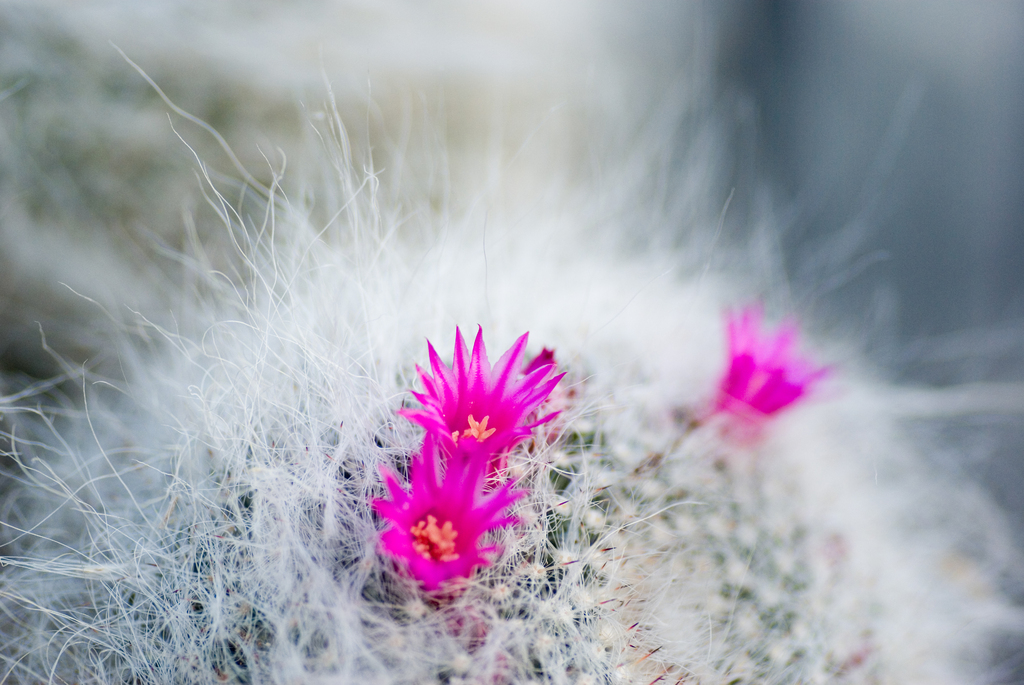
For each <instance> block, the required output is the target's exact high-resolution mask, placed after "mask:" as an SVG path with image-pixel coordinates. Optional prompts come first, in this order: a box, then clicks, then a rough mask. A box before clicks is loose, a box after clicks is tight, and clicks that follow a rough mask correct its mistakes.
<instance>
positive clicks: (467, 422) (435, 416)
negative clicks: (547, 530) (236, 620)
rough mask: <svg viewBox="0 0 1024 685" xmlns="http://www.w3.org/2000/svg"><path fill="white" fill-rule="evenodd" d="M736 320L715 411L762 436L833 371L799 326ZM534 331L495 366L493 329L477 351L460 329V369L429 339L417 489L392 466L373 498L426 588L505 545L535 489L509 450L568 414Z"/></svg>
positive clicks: (394, 553) (483, 561) (398, 549)
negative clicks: (505, 532)
mask: <svg viewBox="0 0 1024 685" xmlns="http://www.w3.org/2000/svg"><path fill="white" fill-rule="evenodd" d="M727 329H728V340H729V355H728V356H729V366H728V368H727V369H726V371H725V373H724V374H723V375H722V376H721V379H720V381H719V384H718V389H717V393H716V396H715V399H714V401H713V403H712V404H711V405H710V407H709V410H708V411H707V412H706V413H705V418H710V417H711V416H716V415H720V416H723V417H725V418H726V419H728V420H730V421H732V422H733V423H735V424H737V425H739V426H741V427H742V429H743V432H744V433H746V434H754V433H756V432H757V431H759V429H760V427H761V426H762V425H763V424H764V422H765V421H766V420H768V419H769V418H771V417H772V416H774V415H775V414H777V413H778V412H779V411H781V410H783V409H785V408H786V407H788V406H789V405H791V404H793V403H794V402H796V401H797V400H799V399H800V398H801V397H803V396H804V395H805V394H806V393H807V391H808V389H809V388H810V386H811V384H813V383H814V382H816V381H817V380H818V379H820V378H821V377H822V376H823V375H824V374H825V373H826V372H827V370H826V369H824V368H817V367H815V366H814V365H812V364H811V363H810V362H808V361H807V360H805V359H803V358H801V357H800V356H799V355H797V354H796V353H795V351H794V347H795V345H796V341H797V332H796V327H795V326H793V325H792V324H788V325H785V326H783V327H782V328H781V329H779V330H778V331H777V332H776V333H775V334H774V335H772V334H768V333H765V332H762V330H761V310H760V308H758V307H750V308H747V309H745V310H743V311H741V312H740V313H739V314H732V315H729V316H728V317H727ZM528 335H529V334H528V333H525V334H523V335H522V336H521V337H520V338H519V339H518V340H516V342H515V344H513V345H512V347H511V348H509V349H508V350H507V351H506V352H505V353H504V354H503V355H502V356H501V359H499V360H498V362H497V364H495V365H494V367H491V365H490V362H489V361H488V359H487V350H486V348H485V347H484V342H483V331H482V329H481V330H478V331H477V335H476V340H475V341H474V343H473V352H472V354H471V355H470V354H469V350H468V349H467V347H466V343H465V341H464V340H463V338H462V333H461V332H460V331H459V330H458V328H456V329H455V353H454V361H453V363H452V366H451V367H449V366H447V365H445V363H444V362H443V361H441V358H440V356H439V355H438V354H437V351H436V350H435V349H434V347H433V345H431V344H430V343H429V342H428V343H427V346H428V349H429V352H430V367H431V371H432V372H433V375H431V374H428V373H427V372H425V371H424V370H423V369H421V368H420V367H419V366H417V367H416V370H417V372H418V373H419V375H420V378H421V380H422V382H423V386H424V392H422V393H420V392H413V393H412V394H413V396H414V397H415V398H416V399H417V400H418V401H419V402H420V404H421V405H422V409H412V410H409V409H406V410H402V411H400V412H399V414H401V415H402V416H404V417H405V418H407V419H409V420H410V421H413V422H415V423H417V424H419V425H420V426H422V427H423V428H424V429H425V430H426V433H425V435H424V438H423V445H422V447H421V448H420V450H419V452H417V453H416V454H415V455H414V456H413V458H412V461H411V464H410V466H409V486H410V490H406V489H405V488H404V487H403V486H402V484H401V482H400V480H399V478H398V477H397V476H396V475H395V473H394V472H392V471H391V470H390V469H387V468H382V469H381V474H382V477H383V479H384V483H385V485H386V487H387V490H388V493H389V494H390V496H391V498H390V499H377V500H374V501H373V502H372V506H373V509H374V510H375V511H376V512H377V513H378V514H379V515H380V516H381V517H382V518H383V519H385V521H387V524H388V525H387V527H386V529H385V530H384V532H383V533H382V534H381V538H380V548H381V550H382V551H383V552H384V553H385V554H387V555H388V556H390V557H392V558H393V559H395V560H396V561H397V562H398V563H399V564H400V565H402V567H403V568H404V569H405V570H406V571H407V572H408V573H409V574H410V575H411V576H412V577H413V578H415V579H416V580H418V581H420V582H421V583H422V585H423V587H424V589H425V590H427V591H433V590H436V589H438V588H439V587H440V586H441V585H442V584H443V583H444V582H445V581H448V580H450V579H453V578H460V577H461V578H466V577H469V576H470V575H472V573H473V571H474V570H475V569H476V567H478V566H486V565H487V564H489V563H491V561H492V560H493V558H494V557H496V556H497V555H499V554H500V550H499V549H498V547H497V545H487V546H481V543H482V538H483V537H484V535H485V534H486V533H487V532H488V531H491V530H494V529H496V528H502V527H506V526H511V525H515V524H516V523H517V519H516V518H515V517H514V516H511V515H509V514H508V513H507V510H508V508H509V507H510V506H511V505H512V504H513V503H515V502H516V501H517V500H519V499H520V498H522V497H525V496H526V495H527V491H526V490H525V489H521V488H517V487H516V483H515V482H514V481H513V480H512V479H510V478H509V476H508V473H507V470H506V468H505V466H506V461H507V458H508V454H509V452H510V451H511V450H512V449H513V448H514V447H515V446H516V445H519V444H520V443H521V442H523V441H524V440H526V439H527V438H528V437H530V435H531V434H532V431H533V429H534V428H536V427H538V426H540V425H542V424H544V423H547V422H548V421H551V420H552V419H554V418H555V416H556V415H557V414H558V412H551V413H549V414H547V415H545V416H542V417H538V413H539V411H538V410H539V409H540V408H541V405H542V404H543V403H544V402H545V400H546V399H547V398H548V396H549V395H550V394H551V391H552V390H554V388H555V386H556V385H557V384H558V382H559V381H560V380H561V379H562V377H563V376H564V375H565V374H564V373H561V374H559V373H556V365H555V358H554V353H553V352H552V351H551V350H548V349H544V350H543V351H542V352H541V353H540V354H539V355H537V356H536V357H535V358H534V359H532V360H530V361H528V362H527V361H526V360H525V356H524V355H525V351H526V341H527V337H528Z"/></svg>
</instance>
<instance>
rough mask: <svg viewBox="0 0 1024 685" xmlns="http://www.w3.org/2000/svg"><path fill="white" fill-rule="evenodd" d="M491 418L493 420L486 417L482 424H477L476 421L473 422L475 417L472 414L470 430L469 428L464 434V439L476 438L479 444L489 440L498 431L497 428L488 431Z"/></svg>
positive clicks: (470, 416)
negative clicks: (488, 422)
mask: <svg viewBox="0 0 1024 685" xmlns="http://www.w3.org/2000/svg"><path fill="white" fill-rule="evenodd" d="M489 418H491V417H489V416H485V417H484V420H483V421H481V422H480V423H477V422H476V421H474V420H473V415H472V414H470V415H469V428H467V429H466V431H465V432H464V433H463V434H462V437H464V438H468V437H474V438H476V441H477V442H483V441H484V440H486V439H487V438H489V437H491V436H492V435H494V433H495V431H497V430H498V429H497V428H491V429H490V430H488V428H487V419H489Z"/></svg>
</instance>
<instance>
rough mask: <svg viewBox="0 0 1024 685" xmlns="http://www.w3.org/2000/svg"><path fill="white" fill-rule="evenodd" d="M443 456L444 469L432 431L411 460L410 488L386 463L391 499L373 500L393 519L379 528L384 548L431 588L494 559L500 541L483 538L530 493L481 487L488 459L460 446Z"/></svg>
mask: <svg viewBox="0 0 1024 685" xmlns="http://www.w3.org/2000/svg"><path fill="white" fill-rule="evenodd" d="M444 461H446V462H447V468H445V469H443V467H442V459H441V458H440V455H439V453H438V450H437V444H436V442H435V441H434V439H433V438H432V436H431V435H429V434H428V435H427V436H426V438H425V439H424V441H423V449H422V450H421V451H420V452H419V454H417V455H415V456H414V457H413V461H412V464H411V465H410V469H409V483H410V486H411V490H410V491H406V490H405V489H404V488H403V487H402V486H401V484H400V483H399V481H398V478H397V477H396V476H395V475H394V474H393V473H392V472H391V471H390V470H388V469H386V468H382V469H381V475H382V476H383V478H384V483H385V485H386V486H387V489H388V492H389V494H390V495H391V499H390V500H385V499H378V500H374V501H373V502H372V503H371V506H372V507H373V509H374V510H375V511H376V512H377V513H378V514H380V515H381V516H382V517H383V518H384V519H386V520H387V521H388V524H389V526H388V528H387V529H386V530H385V531H384V532H383V533H382V534H381V538H380V546H381V549H382V550H383V551H384V552H385V553H386V554H388V555H389V556H391V557H392V558H394V559H395V560H397V561H398V562H399V563H401V564H403V565H404V566H405V568H406V569H407V570H408V572H409V573H410V575H412V576H413V577H414V578H416V579H417V580H419V581H421V582H422V583H423V585H424V588H425V589H426V590H428V591H433V590H436V589H437V588H438V587H439V586H440V585H441V584H442V583H444V582H445V581H447V580H449V579H451V578H456V577H462V578H468V577H469V576H470V575H472V573H473V571H474V569H476V567H478V566H486V565H488V564H490V563H491V560H490V559H489V558H488V557H491V556H492V555H493V556H496V555H497V554H499V553H500V550H499V548H498V547H497V545H489V546H484V547H481V546H480V540H481V538H482V537H483V535H484V534H485V533H486V532H487V531H490V530H494V529H495V528H502V527H505V526H510V525H514V524H515V523H517V522H518V520H517V519H516V518H515V517H514V516H507V515H506V514H505V513H504V512H505V510H506V509H507V508H508V507H509V506H510V505H512V504H513V503H514V502H515V501H516V500H518V499H519V498H520V497H523V496H525V495H526V494H527V493H526V491H525V490H513V489H512V484H511V483H508V484H505V485H504V486H502V487H500V488H498V489H496V490H492V491H490V492H486V493H485V492H483V484H484V475H485V473H484V471H485V468H486V462H483V461H480V460H478V459H472V458H470V457H469V455H466V454H464V453H463V452H462V451H461V450H457V451H456V452H455V453H454V454H451V455H449V457H448V459H446V460H444ZM442 470H444V473H443V474H442Z"/></svg>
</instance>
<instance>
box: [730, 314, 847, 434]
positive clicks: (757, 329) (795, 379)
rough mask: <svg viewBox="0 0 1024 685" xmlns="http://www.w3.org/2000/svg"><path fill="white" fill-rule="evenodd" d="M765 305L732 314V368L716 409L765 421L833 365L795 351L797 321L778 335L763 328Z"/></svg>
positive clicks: (746, 418)
mask: <svg viewBox="0 0 1024 685" xmlns="http://www.w3.org/2000/svg"><path fill="white" fill-rule="evenodd" d="M761 317H762V314H761V308H760V307H757V306H754V307H747V308H746V309H744V310H743V311H742V312H740V313H739V314H729V315H728V317H727V320H726V326H727V328H728V333H729V369H728V371H726V373H725V375H724V376H722V380H721V381H720V382H719V384H718V396H717V397H716V399H715V405H714V408H713V409H712V413H726V414H730V415H732V416H735V417H738V418H740V419H744V420H747V421H751V422H753V423H760V422H762V421H763V420H764V419H766V418H768V417H770V416H772V415H774V414H776V413H778V412H780V411H782V410H783V409H785V408H786V407H788V406H789V405H791V404H793V403H794V402H796V401H797V400H799V399H800V398H801V397H803V396H804V395H806V394H807V392H808V389H809V388H810V387H811V385H813V384H814V383H815V382H817V381H818V380H819V379H820V378H821V377H822V376H824V375H825V374H826V373H828V369H827V368H819V367H816V366H814V365H813V364H812V363H811V362H810V361H808V360H806V359H804V358H802V357H800V356H799V355H797V353H796V352H794V351H793V347H794V346H795V344H796V342H797V337H798V334H797V330H796V327H795V326H793V325H792V324H787V325H784V326H783V327H781V328H780V329H779V330H778V331H777V332H776V333H775V335H771V334H769V333H767V332H764V331H762V330H761Z"/></svg>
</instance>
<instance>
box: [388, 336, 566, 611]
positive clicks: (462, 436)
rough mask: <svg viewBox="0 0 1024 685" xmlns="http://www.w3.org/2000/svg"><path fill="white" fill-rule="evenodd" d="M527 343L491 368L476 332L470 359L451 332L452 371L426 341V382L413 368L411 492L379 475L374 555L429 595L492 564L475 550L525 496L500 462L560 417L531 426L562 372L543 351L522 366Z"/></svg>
mask: <svg viewBox="0 0 1024 685" xmlns="http://www.w3.org/2000/svg"><path fill="white" fill-rule="evenodd" d="M528 336H529V334H528V333H525V334H523V335H522V336H521V337H520V338H519V339H518V340H516V342H515V344H513V345H512V347H511V348H509V350H508V351H507V352H505V354H503V355H502V356H501V359H499V360H498V362H497V364H495V365H494V367H493V368H492V367H491V364H490V362H489V361H488V360H487V350H486V349H485V347H484V339H483V330H482V329H481V330H478V331H477V334H476V340H475V341H474V342H473V353H472V355H470V354H469V351H468V349H467V348H466V343H465V341H464V340H463V339H462V333H461V331H459V329H458V328H456V329H455V359H454V362H453V363H452V366H451V367H448V366H446V365H445V363H444V362H442V361H441V357H440V356H439V355H438V354H437V351H436V350H435V349H434V346H433V345H431V344H430V343H429V342H428V343H427V346H428V348H429V350H430V368H431V370H432V371H433V375H430V374H428V373H427V372H425V371H424V370H423V369H421V368H420V367H419V366H417V367H416V370H417V372H418V373H419V375H420V378H421V379H422V381H423V387H424V392H422V393H419V392H414V393H413V396H414V397H415V398H416V399H417V400H419V402H420V404H422V405H423V408H422V409H414V410H408V409H407V410H402V411H401V412H399V413H400V414H401V415H402V416H404V417H405V418H407V419H409V420H410V421H413V422H415V423H418V424H419V425H421V426H423V428H425V429H426V435H425V436H424V438H423V446H422V447H421V448H420V451H419V452H418V453H417V454H415V455H414V456H413V458H412V463H411V464H410V466H409V483H410V486H411V488H412V489H411V491H408V492H407V491H406V490H405V489H404V488H403V487H402V486H401V484H400V483H399V480H398V478H397V477H396V476H395V474H394V473H393V472H391V471H390V470H388V469H382V475H383V477H384V483H385V485H386V486H387V489H388V492H389V493H390V495H391V499H390V500H382V499H379V500H375V501H374V502H373V508H374V509H375V510H376V511H377V513H378V514H380V515H381V516H382V517H383V518H384V519H386V520H387V521H388V523H389V524H390V525H389V527H388V529H387V530H385V531H384V533H383V534H382V535H381V540H380V546H381V549H382V550H383V551H384V552H385V553H387V554H388V555H390V556H391V557H393V558H394V559H396V560H397V561H399V562H400V563H402V564H403V565H404V566H405V567H406V569H407V570H408V571H409V573H410V574H411V575H412V576H413V577H414V578H416V579H418V580H419V581H421V582H422V583H423V586H424V588H425V589H426V590H428V591H430V590H435V589H437V588H438V586H439V585H440V584H441V583H442V582H444V581H446V580H448V579H451V578H455V577H468V576H469V575H471V574H472V572H473V570H474V569H475V568H476V567H477V566H484V565H486V564H488V563H490V561H491V558H492V557H494V556H496V555H497V554H498V553H499V550H498V548H497V546H495V545H490V546H485V547H481V546H480V542H481V538H482V537H483V535H484V534H485V533H486V532H487V531H490V530H493V529H495V528H501V527H504V526H509V525H514V524H515V523H516V519H515V517H513V516H509V515H507V514H506V509H508V507H509V506H511V505H512V504H513V503H514V502H515V501H516V500H518V499H519V498H521V497H524V496H526V494H527V492H526V490H522V489H516V488H515V483H514V482H513V481H512V480H510V479H509V478H508V475H507V473H506V469H505V462H506V459H507V455H508V452H509V450H511V449H512V448H513V447H515V446H516V445H518V444H519V443H521V442H522V441H523V440H525V439H527V438H528V437H529V436H530V434H531V432H532V431H533V429H534V428H535V427H537V426H539V425H541V424H543V423H546V422H548V421H550V420H551V419H553V418H555V416H556V414H557V412H553V413H550V414H548V415H547V416H544V417H541V418H539V419H537V420H535V421H533V422H532V423H530V422H529V419H530V418H531V416H532V415H534V414H535V412H536V411H537V409H538V408H539V407H540V405H541V404H542V403H543V402H544V400H546V399H547V397H548V395H549V394H550V393H551V391H552V390H553V389H554V388H555V385H557V384H558V381H560V380H561V379H562V376H564V375H565V374H564V373H563V374H555V359H554V354H553V353H552V352H551V351H550V350H547V349H545V350H544V351H543V352H541V353H540V354H539V355H538V356H537V357H536V358H534V359H533V360H532V361H530V362H529V363H526V364H524V363H523V362H524V354H525V352H526V340H527V337H528Z"/></svg>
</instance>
